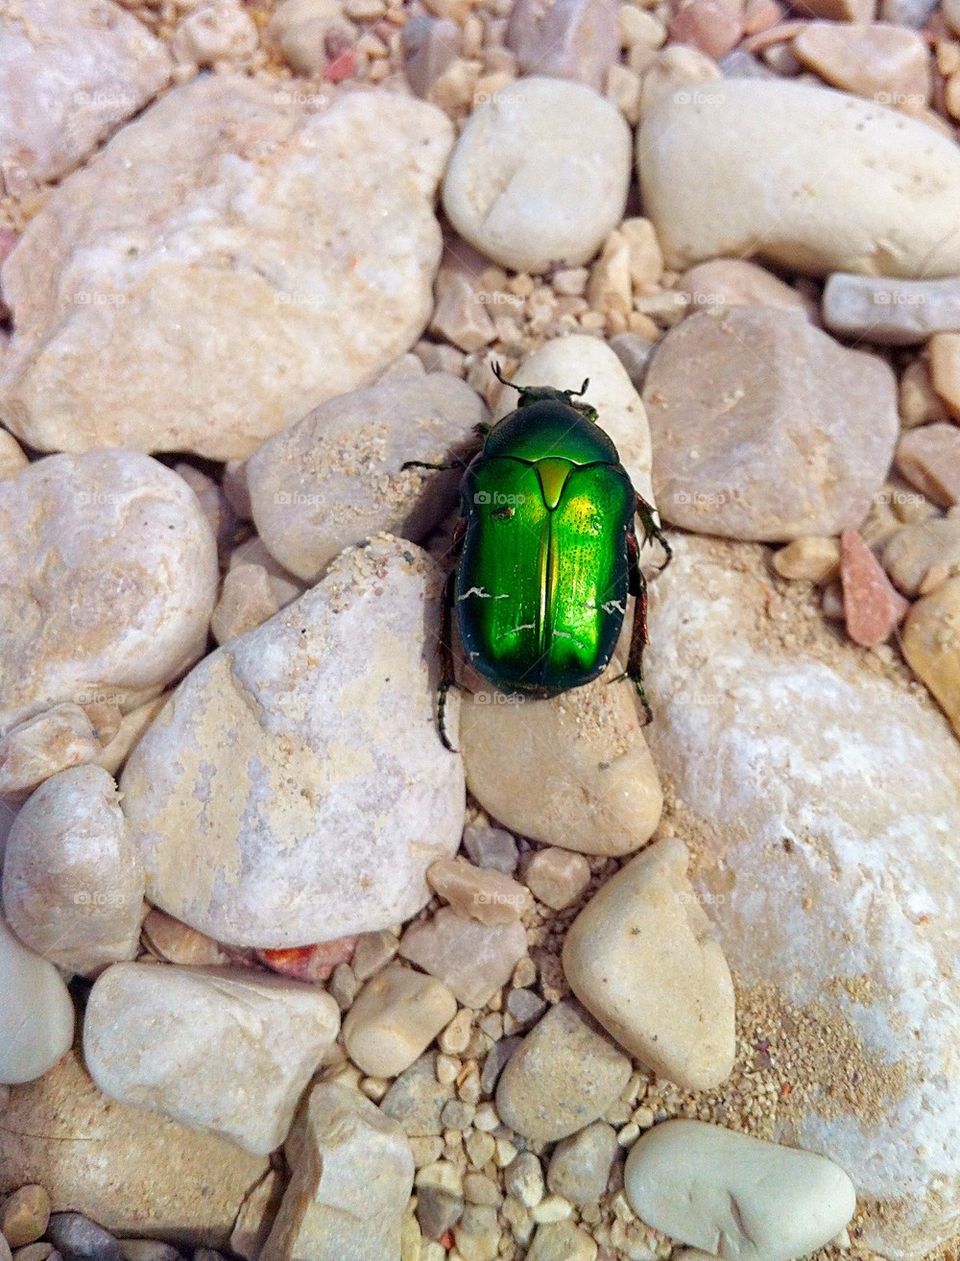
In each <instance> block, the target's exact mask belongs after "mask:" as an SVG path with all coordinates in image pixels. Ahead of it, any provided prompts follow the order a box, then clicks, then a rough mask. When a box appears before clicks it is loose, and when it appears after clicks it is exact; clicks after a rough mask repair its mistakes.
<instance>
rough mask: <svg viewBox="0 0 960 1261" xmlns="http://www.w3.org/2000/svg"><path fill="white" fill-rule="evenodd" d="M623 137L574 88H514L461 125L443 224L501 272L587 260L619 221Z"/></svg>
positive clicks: (623, 129)
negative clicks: (500, 266) (498, 265)
mask: <svg viewBox="0 0 960 1261" xmlns="http://www.w3.org/2000/svg"><path fill="white" fill-rule="evenodd" d="M629 183H630V129H629V127H628V126H627V124H626V123H625V122H624V120H623V118H622V117H621V115H620V113H619V111H618V110H617V109H616V108H615V107H614V106H613V105H611V104H610V102H609V101H607V100H605V99H604V98H603V97H602V96H600V95H599V93H597V92H595V91H594V90H593V89H592V88H589V87H587V86H586V85H585V84H582V83H571V82H567V81H565V80H562V79H547V78H540V77H538V76H534V77H532V78H529V79H519V80H517V81H516V82H515V83H512V84H511V85H510V87H509V89H508V90H506V91H503V92H498V93H497V94H496V95H495V96H494V98H493V99H492V100H491V101H489V102H488V103H487V104H484V105H480V106H479V107H478V108H477V109H475V110H474V111H473V113H472V114H471V115H470V117H469V119H468V120H467V123H466V126H465V127H464V129H463V132H462V133H461V136H460V139H459V140H458V141H457V144H456V146H455V148H454V151H453V156H452V158H451V159H450V165H449V166H448V168H447V174H446V178H445V180H444V185H443V205H444V209H445V210H446V212H447V214H448V216H449V218H450V221H451V223H452V224H453V225H454V227H455V228H456V229H457V231H458V232H459V233H460V234H461V236H463V237H465V238H466V240H468V241H469V242H470V244H471V245H473V246H475V247H476V248H477V249H478V250H480V251H481V252H482V253H484V254H486V255H487V256H488V257H489V258H492V259H494V260H495V261H496V262H498V263H502V264H503V266H504V267H513V268H515V269H516V270H517V271H532V272H542V271H545V270H546V269H547V268H548V267H549V266H550V265H551V263H563V264H566V265H567V266H576V265H578V264H580V263H585V262H586V261H587V260H588V259H590V258H592V257H593V255H594V254H596V252H597V250H598V249H599V248H600V245H601V243H602V242H603V240H604V238H605V237H606V236H607V235H608V234H609V233H610V232H611V231H612V230H613V229H614V228H615V227H616V226H617V224H618V223H619V222H620V220H621V219H622V218H623V211H624V207H625V206H626V200H627V188H628V186H629Z"/></svg>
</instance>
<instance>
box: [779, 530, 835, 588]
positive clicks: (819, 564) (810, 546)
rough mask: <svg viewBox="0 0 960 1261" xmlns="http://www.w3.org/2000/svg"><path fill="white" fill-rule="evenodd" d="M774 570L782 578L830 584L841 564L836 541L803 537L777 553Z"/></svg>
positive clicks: (808, 536) (816, 537) (815, 536)
mask: <svg viewBox="0 0 960 1261" xmlns="http://www.w3.org/2000/svg"><path fill="white" fill-rule="evenodd" d="M772 564H773V567H774V569H775V570H776V571H777V573H778V574H779V575H780V577H781V578H789V579H792V580H794V581H803V582H817V583H820V582H829V581H830V579H831V578H834V577H836V574H837V567H838V565H839V564H840V546H839V544H838V543H837V540H836V539H831V538H823V537H818V536H817V535H815V534H814V535H804V536H802V537H801V538H799V539H794V540H793V542H792V543H788V544H787V546H786V547H781V548H780V550H779V551H778V552H774V554H773V561H772Z"/></svg>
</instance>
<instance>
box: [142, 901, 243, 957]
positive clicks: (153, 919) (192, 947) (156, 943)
mask: <svg viewBox="0 0 960 1261" xmlns="http://www.w3.org/2000/svg"><path fill="white" fill-rule="evenodd" d="M143 940H144V944H145V945H146V946H147V947H148V948H149V949H150V950H152V951H153V952H154V953H155V954H156V955H157V956H158V957H159V958H160V959H163V960H165V961H166V962H167V963H184V964H193V965H203V964H208V965H217V964H222V963H227V962H228V961H229V956H228V955H227V954H226V952H225V951H223V950H221V949H220V947H219V945H218V944H217V943H216V942H215V941H214V940H213V939H212V938H211V937H207V936H205V935H204V934H203V933H198V932H197V930H196V929H195V928H191V927H190V926H189V925H188V924H183V923H181V921H180V920H178V919H174V917H173V916H172V915H167V913H166V912H165V911H161V910H158V909H157V907H155V906H154V907H151V909H150V911H149V912H148V914H147V916H146V918H145V919H144V921H143Z"/></svg>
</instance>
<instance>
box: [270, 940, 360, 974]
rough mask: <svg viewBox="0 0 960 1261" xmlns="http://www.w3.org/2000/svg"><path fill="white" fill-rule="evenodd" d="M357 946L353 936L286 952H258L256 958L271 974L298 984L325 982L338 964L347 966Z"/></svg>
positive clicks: (296, 947) (292, 948) (297, 947)
mask: <svg viewBox="0 0 960 1261" xmlns="http://www.w3.org/2000/svg"><path fill="white" fill-rule="evenodd" d="M356 944H357V938H356V936H351V937H338V938H337V939H336V940H335V941H324V942H321V943H320V944H319V945H316V946H293V947H291V948H290V949H287V950H258V951H257V958H258V959H259V960H260V961H261V963H264V964H266V966H267V967H268V968H270V970H271V971H272V972H279V973H281V974H282V975H283V976H292V977H295V978H296V979H297V980H298V981H325V980H326V979H327V977H329V975H330V973H331V972H332V971H333V969H334V968H335V967H336V966H337V964H338V963H349V962H350V960H351V959H352V958H353V952H354V949H355V947H356Z"/></svg>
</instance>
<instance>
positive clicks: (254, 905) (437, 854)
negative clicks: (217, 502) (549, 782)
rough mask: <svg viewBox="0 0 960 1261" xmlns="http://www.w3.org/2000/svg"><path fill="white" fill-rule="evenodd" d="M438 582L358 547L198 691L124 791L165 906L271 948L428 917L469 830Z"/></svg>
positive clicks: (214, 931)
mask: <svg viewBox="0 0 960 1261" xmlns="http://www.w3.org/2000/svg"><path fill="white" fill-rule="evenodd" d="M439 587H440V577H439V574H438V572H437V570H436V568H435V566H434V565H433V562H432V561H430V560H429V559H428V558H427V557H426V555H425V554H424V553H423V552H421V551H420V550H419V548H417V547H415V546H414V545H413V544H411V543H404V542H402V541H400V540H389V539H388V540H381V541H377V542H374V543H373V544H371V546H370V547H369V548H361V549H356V550H353V551H349V552H346V553H344V555H343V556H342V557H341V558H340V559H339V560H338V561H337V563H336V564H335V565H334V566H333V567H332V568H331V569H330V571H329V572H328V574H327V576H326V577H325V578H324V579H323V581H322V582H320V583H319V584H318V585H317V586H316V587H313V588H311V589H310V590H309V591H308V592H307V593H306V594H305V595H304V596H302V597H301V598H300V599H299V600H297V601H295V602H294V603H293V604H291V605H288V606H287V608H285V609H283V610H282V611H281V612H280V613H278V614H277V615H276V616H275V617H273V618H271V619H270V621H269V622H266V623H265V624H264V625H263V626H261V627H259V628H258V629H257V630H255V631H251V632H250V633H249V634H247V635H243V636H241V637H240V638H238V639H235V640H233V641H231V643H229V644H228V645H227V646H226V647H225V648H221V649H219V650H218V651H217V652H215V653H212V654H211V655H210V656H208V657H207V658H205V660H204V661H203V662H202V663H201V665H200V666H198V667H197V668H196V669H195V670H194V671H193V672H192V674H190V675H189V676H188V677H187V678H186V679H185V680H184V682H183V683H182V684H181V686H180V688H179V689H178V690H177V692H176V693H175V694H174V697H173V699H172V700H171V701H170V702H169V703H168V705H167V706H166V708H165V709H164V710H163V711H162V712H161V714H160V715H159V717H158V718H157V719H156V720H155V722H154V723H153V725H152V727H151V728H150V729H149V731H148V732H147V733H146V735H145V736H144V737H143V739H142V740H141V741H140V743H139V744H138V745H137V748H136V749H135V751H134V753H133V755H132V756H131V758H130V761H129V762H128V763H127V766H126V769H125V771H124V774H123V778H122V781H121V788H122V791H123V794H124V799H123V808H124V812H125V814H126V816H127V819H128V821H129V822H130V825H131V828H132V830H133V833H134V835H135V837H136V841H137V844H138V846H139V849H140V852H141V855H142V857H143V862H144V866H145V869H146V873H147V896H148V898H149V900H150V901H151V902H154V903H156V904H157V905H158V906H160V907H161V908H162V909H163V910H166V911H168V912H170V913H171V914H173V915H176V916H177V917H178V918H180V919H183V920H184V921H186V923H188V924H190V925H191V926H192V927H194V928H197V929H199V930H200V931H202V932H206V933H209V934H210V935H211V936H213V937H215V938H217V939H218V940H220V941H225V942H232V943H234V944H243V945H257V946H275V947H278V946H297V945H307V944H311V943H314V942H317V941H330V940H332V939H333V938H336V937H342V936H344V935H346V934H347V933H354V932H366V931H370V930H373V929H378V928H385V927H387V925H389V924H392V923H394V922H396V921H398V920H402V919H405V918H408V917H409V916H411V915H413V914H414V913H415V912H416V911H417V910H419V908H420V907H421V906H423V905H424V903H425V902H426V901H427V899H428V897H429V890H428V888H427V885H426V881H425V879H424V873H425V872H426V869H427V867H429V865H430V863H431V862H433V861H434V860H435V859H437V858H443V857H448V856H450V855H452V854H453V853H454V852H455V850H456V848H457V846H458V844H459V841H460V834H461V830H462V827H463V804H464V797H463V771H462V768H461V765H460V761H459V759H458V758H455V757H453V756H452V755H451V754H450V753H448V752H447V750H446V749H444V747H443V745H442V744H441V743H440V740H439V737H438V735H437V731H436V726H435V722H434V690H435V684H436V661H435V654H434V651H433V643H434V639H433V637H434V635H435V634H436V626H437V617H438V609H437V605H438V599H439Z"/></svg>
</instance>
